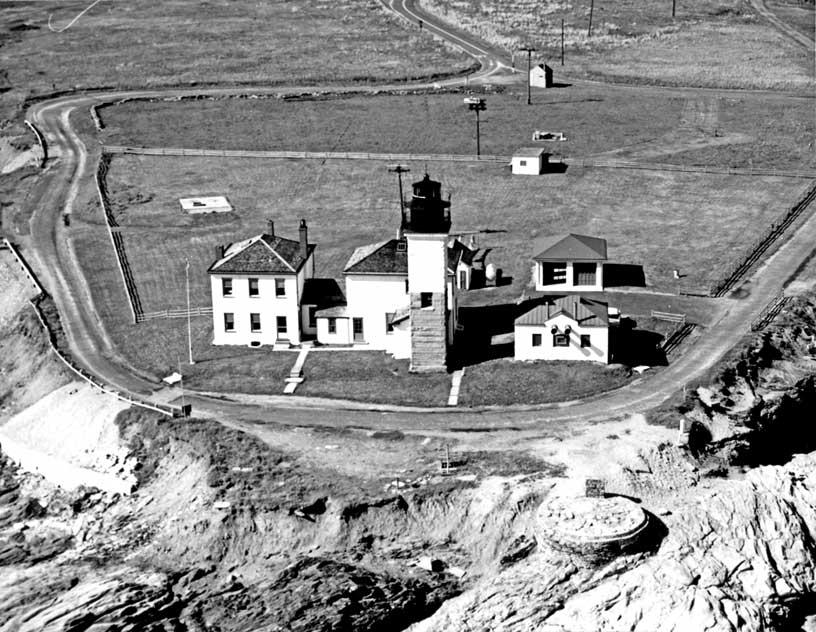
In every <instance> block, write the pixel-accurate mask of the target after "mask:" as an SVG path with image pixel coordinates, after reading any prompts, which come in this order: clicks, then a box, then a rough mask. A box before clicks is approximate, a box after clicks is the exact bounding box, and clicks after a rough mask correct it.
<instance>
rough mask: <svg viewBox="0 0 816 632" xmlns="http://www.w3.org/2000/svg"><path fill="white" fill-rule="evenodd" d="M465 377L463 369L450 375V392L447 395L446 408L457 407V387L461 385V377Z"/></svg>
mask: <svg viewBox="0 0 816 632" xmlns="http://www.w3.org/2000/svg"><path fill="white" fill-rule="evenodd" d="M464 375H465V368H464V367H462V368H461V369H458V370H456V371H454V372H453V374H452V375H451V390H450V395H448V406H458V405H459V387H460V386H461V384H462V377H463V376H464Z"/></svg>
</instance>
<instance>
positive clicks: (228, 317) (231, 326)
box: [224, 313, 235, 331]
mask: <svg viewBox="0 0 816 632" xmlns="http://www.w3.org/2000/svg"><path fill="white" fill-rule="evenodd" d="M224 331H235V314H231V313H226V314H224Z"/></svg>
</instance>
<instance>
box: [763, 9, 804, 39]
mask: <svg viewBox="0 0 816 632" xmlns="http://www.w3.org/2000/svg"><path fill="white" fill-rule="evenodd" d="M765 4H766V5H767V7H768V8H769V9H770V10H771V11H773V13H774V14H775V15H776V17H778V18H779V19H781V20H782V21H783V22H786V23H787V24H789V25H790V26H792V27H793V28H795V29H796V30H797V31H799V32H800V33H802V34H803V35H807V36H808V37H809V38H811V39H813V37H814V35H816V16H815V15H814V6H813V4H812V3H811V4H804V3H798V2H797V3H791V2H766V3H765Z"/></svg>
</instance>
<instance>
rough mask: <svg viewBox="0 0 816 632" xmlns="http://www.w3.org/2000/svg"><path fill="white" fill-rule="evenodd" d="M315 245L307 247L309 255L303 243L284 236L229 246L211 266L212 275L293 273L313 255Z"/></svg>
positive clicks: (263, 236) (260, 237) (252, 240)
mask: <svg viewBox="0 0 816 632" xmlns="http://www.w3.org/2000/svg"><path fill="white" fill-rule="evenodd" d="M314 248H315V246H314V244H309V245H308V247H307V252H308V256H307V257H304V256H303V253H302V252H301V248H300V242H297V241H294V240H292V239H285V238H283V237H271V236H270V235H256V236H255V237H251V238H249V239H245V240H244V241H239V242H236V243H234V244H230V246H229V248H227V250H226V251H225V252H224V256H223V257H221V258H220V259H219V260H218V261H216V262H215V263H213V264H212V265H211V266H210V269H209V270H208V272H210V273H211V274H294V273H296V272H297V271H298V270H300V268H301V266H303V264H304V263H306V260H307V259H308V257H310V256H311V255H312V253H313V252H314Z"/></svg>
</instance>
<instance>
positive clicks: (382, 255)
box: [344, 239, 408, 274]
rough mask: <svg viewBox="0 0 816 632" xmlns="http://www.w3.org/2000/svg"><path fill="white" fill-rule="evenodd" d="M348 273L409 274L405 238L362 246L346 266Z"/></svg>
mask: <svg viewBox="0 0 816 632" xmlns="http://www.w3.org/2000/svg"><path fill="white" fill-rule="evenodd" d="M344 272H345V273H346V274H408V248H407V247H406V241H405V240H404V239H390V240H388V241H381V242H378V243H376V244H369V245H367V246H360V247H359V248H357V249H356V250H355V251H354V253H353V254H352V255H351V257H350V258H349V260H348V262H347V263H346V267H345V268H344Z"/></svg>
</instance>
